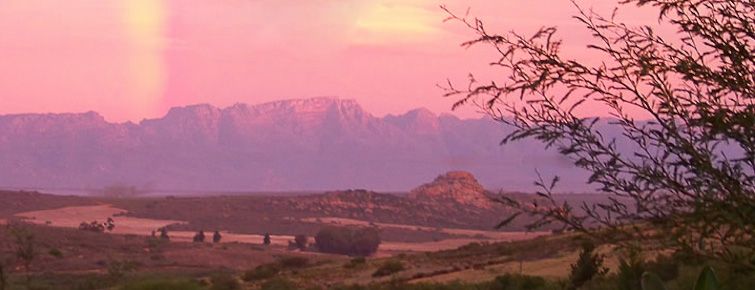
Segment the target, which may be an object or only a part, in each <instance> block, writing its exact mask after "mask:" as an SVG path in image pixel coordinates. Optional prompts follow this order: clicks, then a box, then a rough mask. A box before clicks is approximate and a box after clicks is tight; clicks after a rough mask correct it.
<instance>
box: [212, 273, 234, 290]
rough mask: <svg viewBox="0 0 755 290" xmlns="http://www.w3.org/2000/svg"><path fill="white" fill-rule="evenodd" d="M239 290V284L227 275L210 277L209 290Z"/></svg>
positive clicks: (221, 274)
mask: <svg viewBox="0 0 755 290" xmlns="http://www.w3.org/2000/svg"><path fill="white" fill-rule="evenodd" d="M238 289H241V283H239V281H238V280H236V277H233V276H232V275H230V274H227V273H220V274H216V275H213V276H212V287H210V290H238Z"/></svg>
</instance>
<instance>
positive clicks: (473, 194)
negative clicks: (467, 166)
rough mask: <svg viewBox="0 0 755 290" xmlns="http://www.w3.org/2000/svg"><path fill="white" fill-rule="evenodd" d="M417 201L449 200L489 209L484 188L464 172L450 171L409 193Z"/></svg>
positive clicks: (489, 203)
mask: <svg viewBox="0 0 755 290" xmlns="http://www.w3.org/2000/svg"><path fill="white" fill-rule="evenodd" d="M409 197H410V198H414V199H418V200H450V201H453V202H456V203H459V204H463V205H470V206H476V207H479V208H490V207H491V202H490V199H489V198H488V197H487V195H486V191H485V188H483V187H482V185H480V183H479V182H477V179H476V178H475V177H474V175H472V174H471V173H469V172H466V171H451V172H447V173H446V174H442V175H440V176H438V177H437V178H435V180H433V182H430V183H427V184H424V185H421V186H420V187H417V188H415V189H414V190H412V191H411V192H410V193H409Z"/></svg>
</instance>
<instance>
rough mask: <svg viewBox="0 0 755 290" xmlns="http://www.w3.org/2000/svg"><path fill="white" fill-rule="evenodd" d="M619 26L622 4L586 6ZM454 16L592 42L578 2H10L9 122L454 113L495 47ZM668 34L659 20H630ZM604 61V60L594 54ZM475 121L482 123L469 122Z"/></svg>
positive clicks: (6, 46)
mask: <svg viewBox="0 0 755 290" xmlns="http://www.w3.org/2000/svg"><path fill="white" fill-rule="evenodd" d="M578 2H579V3H581V5H583V6H584V7H594V8H595V9H596V10H597V11H603V12H605V13H606V14H608V13H610V12H611V10H612V8H613V7H614V6H616V2H615V1H612V0H583V1H578ZM440 4H446V5H448V6H449V7H450V8H451V9H453V10H456V11H459V12H463V11H465V10H466V8H467V7H471V13H472V14H473V15H475V16H479V17H480V18H482V19H484V20H486V22H487V23H488V26H489V27H490V28H495V29H497V30H499V31H507V30H510V29H516V30H519V31H523V32H532V31H534V30H535V29H537V28H538V27H540V26H543V25H556V26H559V27H560V29H561V37H562V38H564V39H565V40H566V41H567V47H566V51H567V52H568V53H571V54H574V55H578V56H582V57H584V56H589V55H586V53H585V52H584V49H583V47H584V44H585V41H586V39H588V35H587V34H586V33H585V32H584V30H583V29H582V28H581V26H580V25H579V24H578V23H576V22H575V21H574V20H573V19H571V15H573V14H574V13H575V12H576V10H575V9H574V8H573V7H572V5H571V3H570V1H568V0H540V1H532V0H508V1H498V0H488V1H480V0H474V1H469V0H468V1H463V0H415V1H409V0H402V1H399V0H307V1H297V0H123V1H115V0H108V1H103V0H3V1H0V114H5V113H26V112H81V111H89V110H94V111H98V112H100V113H102V114H103V115H104V116H105V117H106V118H107V119H108V120H110V121H126V120H131V121H139V120H141V119H143V118H151V117H157V116H161V115H163V114H164V113H165V112H166V111H167V109H168V108H169V107H172V106H181V105H188V104H194V103H210V104H213V105H217V106H227V105H231V104H233V103H237V102H242V103H252V104H254V103H260V102H266V101H271V100H278V99H289V98H307V97H316V96H338V97H341V98H350V99H356V100H358V101H359V102H360V103H361V104H362V105H363V106H364V107H365V108H366V109H367V110H368V111H370V112H373V113H375V114H377V115H384V114H389V113H394V114H395V113H403V112H405V111H407V110H409V109H412V108H416V107H427V108H429V109H431V110H432V111H435V112H438V113H440V112H448V111H449V109H450V105H451V103H452V102H453V100H451V99H443V98H441V94H442V91H441V90H440V89H438V88H436V86H435V84H437V83H442V82H444V81H445V79H446V78H451V79H452V80H458V81H460V82H463V81H464V80H465V77H466V75H467V74H468V73H469V72H484V71H486V66H485V65H486V63H487V62H488V61H489V60H491V58H490V55H491V54H490V52H489V51H488V50H486V49H485V48H484V47H478V48H474V49H471V50H464V49H462V48H460V47H459V46H458V44H459V43H460V42H461V41H463V40H467V39H469V38H470V37H472V36H473V35H472V34H471V33H470V32H469V31H466V30H464V29H462V28H461V27H460V25H459V24H458V23H443V22H442V19H443V18H444V17H445V14H443V13H442V11H441V10H440V9H439V8H438V6H439V5H440ZM620 17H621V19H622V20H624V21H625V22H627V23H629V24H636V23H654V21H655V20H656V15H655V14H654V13H653V12H652V11H649V10H638V9H634V8H632V9H628V10H626V11H625V12H623V13H622V14H620ZM590 53H592V52H590ZM461 114H462V115H465V116H473V113H471V112H461Z"/></svg>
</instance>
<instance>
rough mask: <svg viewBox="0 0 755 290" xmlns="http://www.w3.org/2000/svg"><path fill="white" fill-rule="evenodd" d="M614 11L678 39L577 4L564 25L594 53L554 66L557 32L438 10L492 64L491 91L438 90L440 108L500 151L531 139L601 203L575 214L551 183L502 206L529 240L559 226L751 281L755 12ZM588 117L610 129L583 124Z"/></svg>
mask: <svg viewBox="0 0 755 290" xmlns="http://www.w3.org/2000/svg"><path fill="white" fill-rule="evenodd" d="M620 3H621V5H632V4H636V5H639V6H652V7H654V8H656V9H657V11H658V16H659V18H658V21H659V22H660V23H661V26H663V25H668V26H671V27H674V28H676V29H677V31H678V34H676V35H675V37H668V36H663V35H662V34H658V33H656V32H655V30H654V29H653V27H651V26H650V25H646V26H637V27H635V26H630V25H627V24H625V23H622V22H620V21H619V20H617V15H618V13H617V12H618V11H619V8H617V10H615V11H614V13H613V15H611V16H610V17H605V16H602V15H600V14H597V13H595V12H593V11H585V10H583V9H581V8H580V7H578V6H577V5H576V4H575V6H577V7H576V10H577V11H578V13H577V14H576V16H575V17H574V18H575V19H576V20H575V21H578V22H580V23H581V24H582V25H584V27H585V28H586V30H587V32H589V33H590V34H591V35H592V36H593V40H594V41H592V42H591V43H590V44H589V45H588V46H587V49H588V50H589V51H592V52H593V53H592V54H589V58H590V59H584V58H575V57H571V56H568V55H565V54H564V53H563V51H562V49H561V48H562V41H561V40H560V39H558V36H557V28H556V27H544V28H542V29H540V30H538V31H536V32H535V33H533V34H532V35H531V36H526V35H522V34H519V33H516V32H511V33H504V34H497V33H493V32H491V31H490V30H488V27H486V26H485V25H484V24H483V21H481V20H479V19H470V18H468V17H467V16H458V15H456V14H454V13H453V12H450V11H449V10H446V11H447V12H448V13H449V20H456V21H459V22H460V23H462V24H464V25H466V26H467V27H469V28H470V29H471V30H472V31H473V32H474V33H475V34H476V36H475V38H474V39H472V40H470V41H468V42H465V43H464V44H463V45H464V46H472V45H476V44H484V45H489V46H490V47H491V48H492V51H493V52H494V53H496V54H497V55H496V57H495V60H494V61H492V62H491V65H492V66H493V67H494V68H496V69H498V70H499V71H498V72H499V73H498V74H497V75H498V76H500V77H501V78H502V79H500V80H494V81H490V82H484V83H483V82H480V81H478V80H477V79H476V78H474V77H470V81H469V83H468V84H467V85H464V86H455V85H454V84H452V83H451V82H449V84H448V86H446V87H445V88H446V89H447V93H446V96H456V97H458V98H459V99H458V102H457V103H456V104H455V105H454V108H456V107H458V106H461V105H464V104H466V103H472V104H476V105H477V106H478V107H479V108H480V109H482V110H483V111H485V112H486V113H487V114H488V115H489V116H490V117H492V118H493V119H494V120H496V121H498V122H501V123H504V124H507V125H509V126H510V128H511V129H512V131H510V133H509V134H508V135H507V136H506V137H505V138H504V139H503V143H507V142H511V141H516V140H520V139H525V138H534V139H537V140H539V141H542V142H543V143H544V144H545V146H546V148H554V149H557V150H558V151H559V152H560V153H561V154H563V155H565V156H567V157H568V158H570V159H572V160H573V162H574V164H575V166H576V167H578V168H582V169H585V170H586V171H587V172H588V173H589V174H591V175H590V177H589V178H588V180H587V181H588V183H590V184H593V185H595V186H596V187H597V188H598V189H599V190H600V191H602V192H604V193H607V194H608V198H607V201H605V202H597V203H593V204H582V205H581V207H580V208H575V207H572V205H570V204H568V203H563V202H559V201H557V200H556V199H554V197H553V196H552V191H553V188H554V185H555V183H556V181H557V178H554V179H553V182H546V181H544V180H543V179H540V180H539V181H538V185H539V186H540V187H541V188H542V191H541V192H540V193H539V194H540V196H541V198H542V199H541V200H538V201H535V202H520V201H516V200H513V199H510V198H506V197H501V202H504V203H506V204H508V205H511V206H513V207H514V208H516V209H518V211H519V213H524V214H528V215H532V216H535V217H537V219H535V222H533V223H531V224H530V226H531V227H532V228H536V227H540V226H543V225H546V224H549V223H554V222H556V223H562V224H564V225H566V226H567V227H568V228H569V229H572V230H576V231H579V232H583V233H586V234H589V235H592V236H593V237H594V238H601V239H604V240H606V241H614V242H621V241H637V240H642V241H646V242H645V243H643V245H659V244H660V245H661V246H662V247H664V248H674V249H681V250H685V251H688V252H692V253H695V254H698V255H702V256H706V257H713V258H718V259H723V260H726V261H729V262H736V263H738V264H744V265H746V266H748V267H749V268H754V267H755V265H753V261H755V246H753V245H755V235H752V233H753V232H755V223H753V222H752V221H753V220H755V33H753V23H755V5H754V4H753V1H741V0H700V1H697V0H623V1H620ZM444 9H445V8H444ZM594 60H598V61H594ZM596 109H597V110H601V111H602V112H605V113H607V114H610V117H611V118H604V119H601V118H599V117H591V116H585V113H586V112H589V111H595V110H596ZM606 119H607V120H606ZM519 213H517V215H518V214H519ZM511 220H512V219H508V218H507V219H505V221H511ZM504 224H505V223H504ZM597 226H600V227H602V228H603V229H604V230H603V231H594V228H595V227H597ZM598 233H605V235H597V234H598Z"/></svg>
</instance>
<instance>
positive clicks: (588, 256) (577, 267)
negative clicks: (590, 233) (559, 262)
mask: <svg viewBox="0 0 755 290" xmlns="http://www.w3.org/2000/svg"><path fill="white" fill-rule="evenodd" d="M594 251H595V245H594V244H593V243H591V242H585V243H583V244H582V250H581V251H580V252H579V258H578V259H577V262H576V263H574V264H572V265H571V272H570V273H569V289H571V290H574V289H578V288H579V287H582V285H584V284H585V283H587V282H588V281H590V280H592V279H593V278H596V277H599V276H603V275H605V274H607V273H608V268H605V267H603V260H604V259H605V257H604V256H603V255H601V254H597V253H594Z"/></svg>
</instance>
